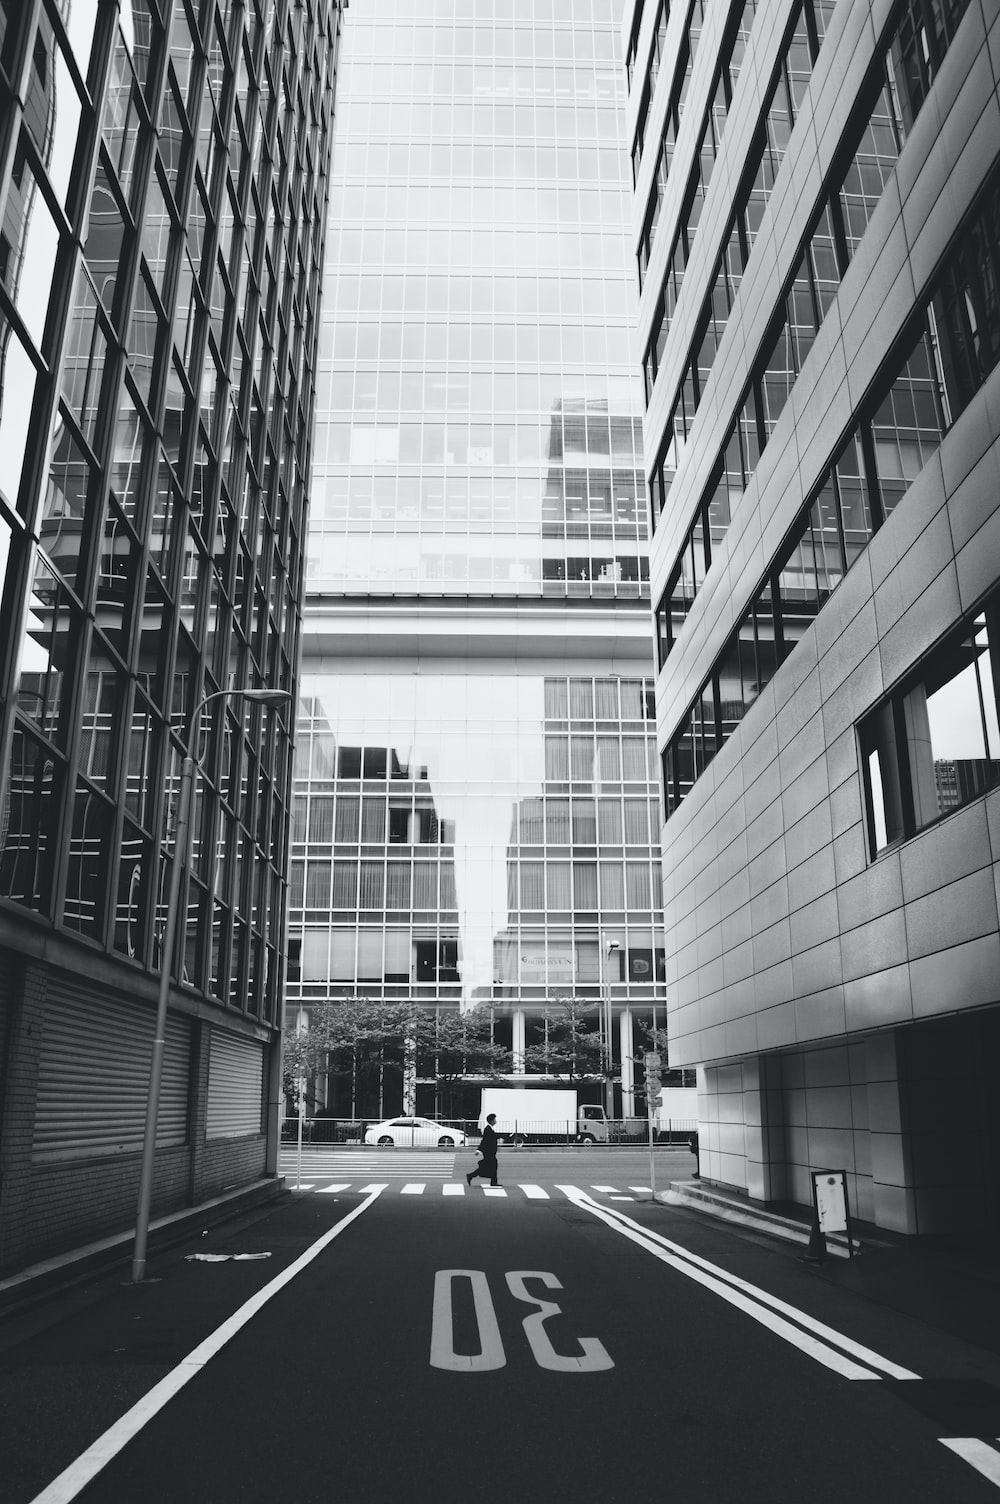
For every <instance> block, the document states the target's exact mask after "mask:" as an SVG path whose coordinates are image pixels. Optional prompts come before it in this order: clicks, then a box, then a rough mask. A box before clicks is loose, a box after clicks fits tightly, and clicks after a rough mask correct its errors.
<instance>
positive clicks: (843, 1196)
mask: <svg viewBox="0 0 1000 1504" xmlns="http://www.w3.org/2000/svg"><path fill="white" fill-rule="evenodd" d="M812 1183H813V1201H814V1203H815V1206H816V1216H817V1217H818V1219H819V1230H820V1232H821V1233H822V1234H823V1236H824V1237H826V1235H827V1234H828V1233H831V1232H847V1231H848V1229H849V1225H850V1223H849V1213H848V1209H847V1172H846V1170H814V1171H813V1172H812Z"/></svg>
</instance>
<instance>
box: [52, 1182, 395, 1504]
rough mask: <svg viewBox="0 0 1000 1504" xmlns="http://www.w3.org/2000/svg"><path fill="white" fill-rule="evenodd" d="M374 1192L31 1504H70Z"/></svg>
mask: <svg viewBox="0 0 1000 1504" xmlns="http://www.w3.org/2000/svg"><path fill="white" fill-rule="evenodd" d="M369 1189H370V1190H371V1192H372V1194H371V1195H370V1196H369V1198H368V1200H367V1201H362V1202H361V1203H360V1204H359V1205H358V1206H356V1207H355V1208H354V1210H353V1211H351V1212H348V1213H347V1216H346V1217H342V1218H341V1219H340V1221H339V1222H338V1223H337V1224H336V1226H334V1227H331V1228H330V1229H329V1230H328V1231H327V1232H325V1233H324V1234H323V1236H322V1237H321V1238H317V1239H316V1242H315V1243H311V1244H310V1245H309V1247H308V1248H307V1249H306V1250H305V1252H304V1253H300V1254H299V1256H298V1258H297V1259H295V1260H294V1262H293V1263H291V1264H289V1266H288V1268H287V1269H283V1270H282V1271H281V1273H280V1274H277V1275H275V1277H274V1279H272V1280H270V1281H269V1282H268V1283H267V1284H266V1285H265V1286H264V1288H263V1289H262V1290H258V1291H257V1293H256V1295H251V1297H250V1299H249V1300H247V1301H244V1303H243V1305H241V1306H240V1308H239V1310H238V1311H234V1312H233V1314H232V1316H230V1317H229V1319H228V1320H227V1321H224V1322H223V1323H222V1325H221V1326H219V1327H216V1329H215V1331H214V1332H212V1333H211V1335H210V1336H208V1337H206V1338H205V1340H204V1342H199V1343H198V1346H197V1347H195V1348H192V1349H191V1351H190V1352H189V1353H188V1355H187V1357H186V1358H182V1359H181V1361H180V1362H179V1363H178V1365H177V1367H176V1368H172V1369H171V1370H170V1372H169V1373H168V1374H166V1375H165V1377H164V1378H162V1379H161V1380H160V1382H159V1383H158V1384H154V1385H153V1387H152V1389H150V1390H149V1392H148V1393H147V1394H144V1395H143V1396H142V1399H140V1400H138V1401H137V1402H136V1403H135V1404H134V1405H133V1406H132V1408H131V1410H126V1412H125V1414H124V1415H123V1416H122V1417H121V1418H120V1419H119V1420H116V1421H115V1423H114V1425H113V1426H109V1427H108V1429H107V1430H106V1431H105V1432H104V1434H103V1435H102V1436H99V1437H98V1438H97V1440H96V1441H95V1442H94V1443H93V1444H92V1445H91V1446H89V1447H88V1448H87V1450H86V1451H85V1452H81V1453H80V1455H79V1457H77V1458H76V1460H75V1461H74V1462H71V1463H70V1465H69V1467H67V1468H64V1470H63V1471H62V1472H61V1473H60V1474H59V1476H58V1477H57V1478H54V1479H53V1480H52V1482H51V1483H50V1484H49V1485H48V1487H47V1488H43V1489H42V1491H41V1493H40V1494H36V1495H35V1497H34V1499H33V1500H32V1501H31V1504H70V1500H72V1499H75V1498H77V1496H78V1495H79V1494H80V1493H81V1492H82V1491H83V1489H85V1488H86V1486H87V1484H88V1483H90V1482H91V1481H92V1480H93V1479H94V1478H96V1477H97V1474H98V1473H99V1472H101V1470H102V1469H103V1468H105V1467H106V1466H107V1465H108V1463H109V1462H111V1461H112V1459H113V1458H115V1457H117V1455H118V1453H119V1452H120V1451H121V1450H122V1448H123V1447H125V1446H127V1445H128V1443H129V1442H130V1441H131V1440H132V1438H133V1437H134V1436H137V1435H138V1434H139V1432H140V1431H141V1430H142V1428H143V1426H145V1425H148V1423H149V1422H150V1421H151V1420H152V1419H153V1418H154V1416H156V1415H158V1414H159V1412H160V1411H161V1410H162V1409H163V1407H164V1405H165V1404H166V1403H167V1401H168V1400H171V1399H173V1397H174V1395H175V1394H178V1393H179V1392H180V1390H182V1389H183V1388H184V1386H185V1384H187V1383H189V1381H190V1380H191V1379H194V1378H197V1376H198V1374H200V1373H201V1371H202V1369H203V1368H204V1367H205V1365H206V1363H208V1362H209V1361H210V1359H212V1358H214V1357H215V1355H216V1353H217V1352H219V1351H220V1349H221V1348H223V1347H225V1345H226V1343H227V1342H228V1341H229V1340H230V1338H232V1337H235V1336H236V1333H237V1332H238V1331H240V1330H241V1329H242V1328H243V1327H245V1326H246V1324H247V1322H248V1321H250V1320H251V1319H252V1318H253V1317H254V1316H256V1314H257V1312H258V1311H259V1310H261V1309H262V1307H264V1306H265V1305H267V1302H268V1301H269V1300H270V1299H271V1297H272V1296H274V1295H277V1293H278V1291H279V1290H281V1289H283V1288H284V1286H285V1285H287V1284H288V1283H289V1282H290V1281H291V1280H293V1279H294V1278H295V1276H296V1275H297V1274H300V1273H301V1272H302V1270H303V1269H305V1267H306V1266H307V1264H311V1263H312V1261H313V1259H314V1258H316V1257H317V1256H318V1255H319V1254H321V1253H322V1252H323V1250H324V1248H327V1247H328V1246H329V1245H330V1244H331V1243H332V1242H333V1240H334V1238H336V1237H339V1235H340V1234H341V1233H342V1232H343V1231H344V1230H345V1228H347V1227H349V1226H350V1225H351V1223H352V1222H354V1221H355V1220H356V1219H357V1218H358V1217H360V1216H361V1213H362V1212H366V1211H367V1210H368V1208H369V1207H370V1206H371V1205H372V1203H373V1202H374V1201H375V1199H376V1197H377V1196H378V1193H379V1191H383V1190H385V1187H384V1186H372V1187H369Z"/></svg>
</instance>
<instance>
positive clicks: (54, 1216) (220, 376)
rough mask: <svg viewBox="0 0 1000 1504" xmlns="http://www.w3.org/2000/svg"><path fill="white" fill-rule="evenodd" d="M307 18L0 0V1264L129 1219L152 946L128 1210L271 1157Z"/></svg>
mask: <svg viewBox="0 0 1000 1504" xmlns="http://www.w3.org/2000/svg"><path fill="white" fill-rule="evenodd" d="M339 21H340V7H339V5H338V4H336V3H311V4H299V3H287V0H250V3H248V4H245V5H237V4H231V3H229V0H172V3H163V4H161V3H159V0H128V3H126V0H122V3H121V4H120V5H118V4H114V3H104V0H73V3H68V0H15V3H13V4H11V3H10V0H3V3H2V4H0V1270H3V1271H5V1272H6V1271H7V1270H10V1269H16V1268H18V1267H20V1266H23V1265H25V1264H29V1263H31V1262H34V1261H36V1260H38V1259H40V1258H42V1257H43V1256H47V1255H49V1254H51V1253H53V1252H56V1251H58V1250H60V1249H63V1248H67V1247H75V1246H78V1245H80V1244H83V1243H85V1242H87V1241H90V1240H92V1239H95V1238H99V1237H103V1236H105V1235H107V1234H110V1233H114V1232H117V1231H121V1230H125V1229H127V1228H128V1227H129V1226H130V1224H131V1223H132V1222H133V1219H134V1217H135V1213H136V1203H137V1186H138V1180H139V1167H140V1150H141V1145H142V1141H143V1132H144V1122H145V1107H146V1098H147V1089H148V1082H149V1073H150V1059H151V1053H152V1046H153V1038H154V1022H155V1016H156V1005H157V998H158V991H159V980H160V974H161V970H162V968H163V967H164V966H169V967H170V968H171V972H172V976H173V985H172V987H171V989H170V992H169V996H168V1008H167V1018H166V1035H165V1050H164V1065H163V1078H162V1092H161V1096H160V1111H159V1116H158V1123H157V1137H156V1157H155V1163H154V1176H153V1197H152V1211H153V1215H154V1216H156V1215H158V1214H160V1213H165V1212H169V1211H173V1210H175V1209H178V1208H182V1207H184V1206H187V1205H194V1204H198V1203H200V1202H202V1201H204V1200H206V1199H207V1198H209V1197H211V1196H213V1195H215V1194H217V1193H218V1192H219V1191H220V1190H221V1189H222V1188H223V1187H232V1186H239V1185H243V1184H249V1183H251V1182H253V1181H255V1180H257V1179H260V1178H261V1177H267V1176H268V1175H271V1176H273V1175H274V1172H275V1163H276V1134H277V1103H278V1095H279V1093H278V1084H279V1083H278V1076H279V1071H278V1057H279V1048H280V1024H281V1012H280V1006H281V998H282V988H283V967H284V953H285V925H284V914H285V903H286V862H287V850H288V840H289V828H290V803H291V762H292V758H291V752H292V725H293V706H294V693H295V687H296V672H297V657H298V638H299V620H300V614H301V587H302V573H303V562H302V560H303V548H304V532H305V507H306V497H307V489H308V487H307V480H308V473H309V465H310V453H311V434H312V407H313V390H314V381H315V365H316V339H317V329H318V318H317V309H318V299H319V291H320V282H321V274H322V265H323V246H324V238H325V233H326V223H327V187H328V170H329V150H330V132H331V126H332V115H333V82H334V72H335V62H336V55H337V41H338V29H339ZM263 690H279V691H282V692H283V693H284V694H286V695H287V697H288V701H289V703H288V704H282V705H280V706H274V705H272V706H264V705H262V704H261V703H259V702H258V703H253V702H252V701H249V700H246V699H244V698H243V696H244V694H245V693H247V692H251V691H252V692H254V693H258V694H259V693H260V692H261V691H263ZM209 696H211V697H213V698H212V700H211V702H210V703H209V704H208V705H207V706H204V701H205V699H206V697H209ZM202 708H204V712H205V713H204V715H203V714H202ZM189 752H190V753H191V754H192V755H193V756H194V757H195V758H196V759H197V764H198V767H197V773H196V776H195V783H194V788H195V793H194V802H193V810H192V818H191V822H190V836H191V840H190V850H189V852H187V853H184V852H178V849H177V842H176V840H175V822H176V819H177V804H178V792H179V786H180V774H181V765H182V759H183V758H184V757H185V755H186V754H187V753H189ZM185 857H186V858H187V860H185ZM176 861H181V862H182V863H183V865H182V868H181V875H182V885H181V890H180V911H179V912H180V922H179V923H178V925H177V931H178V933H177V943H176V947H175V952H174V954H172V955H170V956H166V957H165V956H164V955H163V936H164V926H165V918H166V906H167V893H168V878H169V874H170V870H171V864H172V863H174V862H176Z"/></svg>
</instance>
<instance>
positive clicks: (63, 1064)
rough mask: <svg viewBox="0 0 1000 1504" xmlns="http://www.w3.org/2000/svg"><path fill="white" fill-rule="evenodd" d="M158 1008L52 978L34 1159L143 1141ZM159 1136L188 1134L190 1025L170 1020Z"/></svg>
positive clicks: (110, 1150)
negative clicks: (102, 995)
mask: <svg viewBox="0 0 1000 1504" xmlns="http://www.w3.org/2000/svg"><path fill="white" fill-rule="evenodd" d="M155 1022H156V1021H155V1014H154V1011H153V1009H152V1008H150V1007H146V1006H144V1005H140V1004H138V1003H126V1002H120V1001H117V1000H115V999H111V998H107V997H101V998H97V997H94V996H93V995H92V993H90V992H88V990H87V988H86V987H85V986H84V985H82V984H81V983H78V982H75V981H74V980H73V979H72V978H65V979H64V978H56V977H54V976H53V977H51V978H50V979H49V991H48V997H47V999H46V1006H45V1027H44V1030H43V1034H42V1043H41V1049H40V1053H39V1062H38V1094H37V1099H36V1108H35V1133H34V1142H33V1146H32V1158H33V1159H34V1160H42V1159H71V1158H77V1157H82V1156H85V1155H86V1156H90V1155H96V1154H118V1153H122V1152H125V1151H129V1150H138V1149H141V1147H142V1135H143V1128H144V1126H145V1121H146V1094H147V1091H148V1088H149V1061H150V1056H151V1054H152V1049H153V1035H154V1032H155ZM165 1045H166V1047H165V1049H164V1052H163V1077H162V1083H161V1086H160V1105H159V1113H158V1117H157V1133H156V1143H157V1147H158V1148H167V1147H169V1146H171V1145H175V1144H183V1143H185V1142H186V1141H187V1125H188V1091H189V1085H190V1078H191V1029H190V1025H189V1024H188V1021H187V1020H186V1019H183V1018H176V1017H175V1018H171V1017H168V1019H167V1030H166V1038H165Z"/></svg>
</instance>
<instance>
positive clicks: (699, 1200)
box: [657, 1180, 867, 1259]
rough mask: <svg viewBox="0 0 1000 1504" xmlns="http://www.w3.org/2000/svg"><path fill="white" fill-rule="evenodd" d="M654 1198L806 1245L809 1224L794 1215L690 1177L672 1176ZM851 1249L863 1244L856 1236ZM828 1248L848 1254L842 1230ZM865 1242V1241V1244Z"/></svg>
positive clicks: (833, 1252)
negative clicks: (759, 1204) (776, 1210)
mask: <svg viewBox="0 0 1000 1504" xmlns="http://www.w3.org/2000/svg"><path fill="white" fill-rule="evenodd" d="M657 1200H658V1201H663V1202H664V1203H665V1204H666V1205H667V1206H683V1207H686V1208H687V1209H688V1210H689V1211H695V1212H702V1213H704V1214H705V1215H706V1216H710V1217H717V1218H719V1220H720V1221H723V1222H734V1223H736V1224H738V1225H739V1226H741V1227H752V1228H754V1230H755V1231H757V1232H763V1233H768V1234H769V1235H770V1236H771V1237H775V1238H782V1239H784V1241H785V1242H787V1243H800V1244H802V1245H803V1246H808V1243H809V1237H810V1226H809V1223H808V1222H801V1221H799V1220H798V1219H797V1218H795V1217H782V1216H780V1215H779V1213H778V1212H771V1211H768V1210H767V1208H766V1207H763V1206H761V1207H755V1206H750V1205H749V1204H748V1203H747V1202H745V1201H741V1200H737V1199H736V1198H735V1197H733V1196H726V1195H724V1194H723V1193H722V1192H721V1191H716V1190H714V1189H713V1188H711V1187H709V1186H702V1185H697V1186H696V1185H694V1184H693V1183H692V1182H691V1181H689V1180H672V1181H671V1182H670V1184H669V1186H668V1187H667V1189H666V1190H665V1191H659V1192H658V1193H657ZM853 1242H854V1252H855V1255H857V1254H858V1253H859V1252H861V1248H862V1245H861V1243H860V1241H859V1239H858V1238H857V1237H856V1236H855V1237H854V1239H853ZM826 1246H827V1252H828V1253H830V1254H831V1255H832V1256H833V1257H834V1258H839V1259H846V1258H850V1252H849V1250H848V1246H847V1239H846V1238H845V1237H844V1235H843V1234H842V1233H829V1234H827V1238H826ZM866 1246H867V1245H866Z"/></svg>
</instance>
